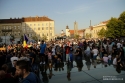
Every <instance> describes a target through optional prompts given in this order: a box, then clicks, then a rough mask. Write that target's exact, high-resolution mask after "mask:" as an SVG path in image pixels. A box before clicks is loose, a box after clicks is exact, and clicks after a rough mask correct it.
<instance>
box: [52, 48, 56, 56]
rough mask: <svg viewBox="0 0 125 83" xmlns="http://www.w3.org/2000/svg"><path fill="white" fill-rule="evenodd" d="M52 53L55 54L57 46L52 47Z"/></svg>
mask: <svg viewBox="0 0 125 83" xmlns="http://www.w3.org/2000/svg"><path fill="white" fill-rule="evenodd" d="M52 55H55V48H54V47H53V48H52Z"/></svg>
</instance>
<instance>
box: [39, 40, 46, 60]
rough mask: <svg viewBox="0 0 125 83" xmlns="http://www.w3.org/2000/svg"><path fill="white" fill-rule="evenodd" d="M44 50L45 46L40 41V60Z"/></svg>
mask: <svg viewBox="0 0 125 83" xmlns="http://www.w3.org/2000/svg"><path fill="white" fill-rule="evenodd" d="M45 50H46V44H44V41H43V40H42V43H41V44H40V58H41V57H44V56H45Z"/></svg>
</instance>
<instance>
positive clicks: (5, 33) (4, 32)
mask: <svg viewBox="0 0 125 83" xmlns="http://www.w3.org/2000/svg"><path fill="white" fill-rule="evenodd" d="M9 32H12V29H8V30H5V29H3V30H2V33H3V34H4V36H5V45H6V35H7V34H8V33H9Z"/></svg>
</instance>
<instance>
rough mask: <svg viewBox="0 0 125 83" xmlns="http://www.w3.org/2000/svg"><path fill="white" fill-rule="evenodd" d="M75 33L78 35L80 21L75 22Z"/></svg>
mask: <svg viewBox="0 0 125 83" xmlns="http://www.w3.org/2000/svg"><path fill="white" fill-rule="evenodd" d="M74 35H78V23H77V22H76V21H75V22H74Z"/></svg>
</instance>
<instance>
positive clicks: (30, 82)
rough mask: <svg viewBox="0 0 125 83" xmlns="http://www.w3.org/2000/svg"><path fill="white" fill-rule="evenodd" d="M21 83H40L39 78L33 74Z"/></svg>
mask: <svg viewBox="0 0 125 83" xmlns="http://www.w3.org/2000/svg"><path fill="white" fill-rule="evenodd" d="M21 83H40V80H39V78H38V77H37V76H36V75H35V74H34V73H32V72H30V74H29V75H28V76H27V77H26V78H24V79H23V80H22V82H21Z"/></svg>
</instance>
